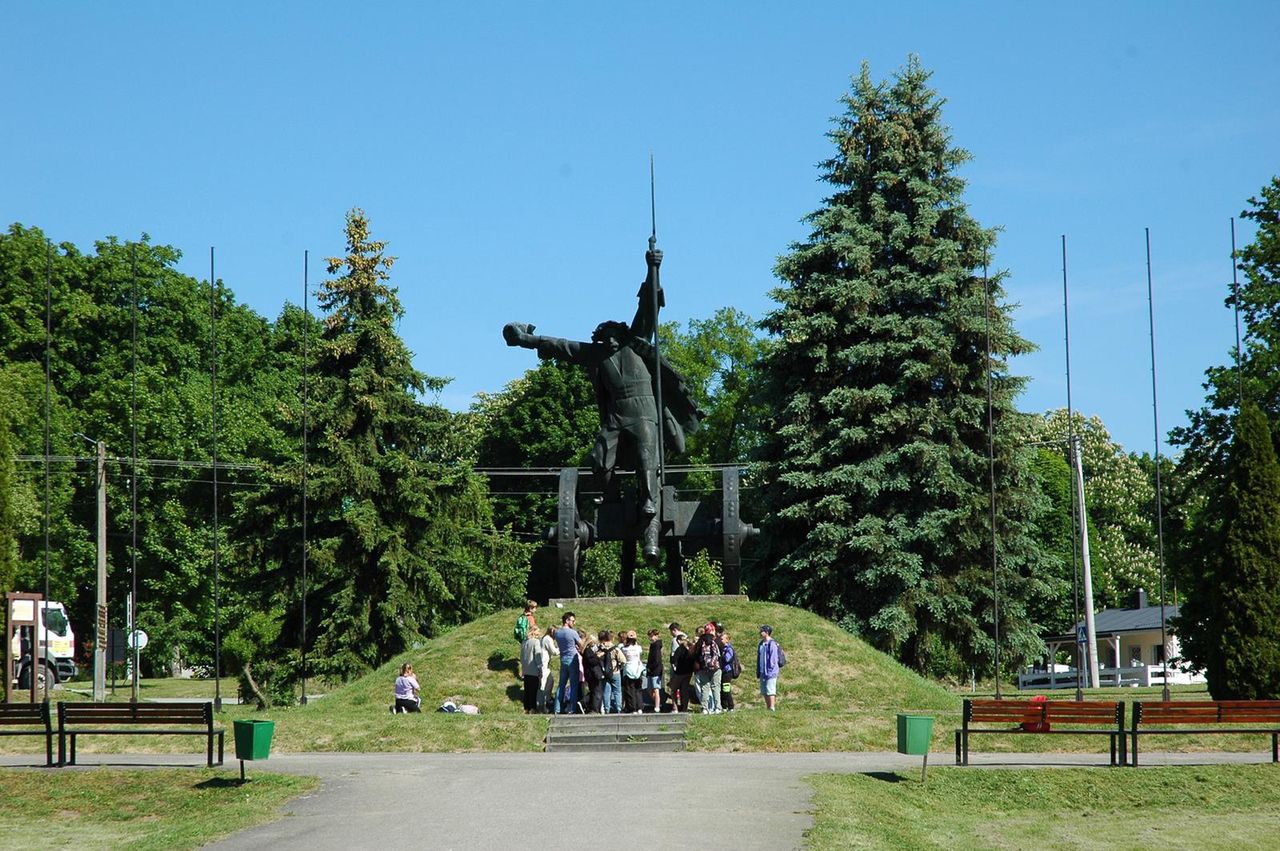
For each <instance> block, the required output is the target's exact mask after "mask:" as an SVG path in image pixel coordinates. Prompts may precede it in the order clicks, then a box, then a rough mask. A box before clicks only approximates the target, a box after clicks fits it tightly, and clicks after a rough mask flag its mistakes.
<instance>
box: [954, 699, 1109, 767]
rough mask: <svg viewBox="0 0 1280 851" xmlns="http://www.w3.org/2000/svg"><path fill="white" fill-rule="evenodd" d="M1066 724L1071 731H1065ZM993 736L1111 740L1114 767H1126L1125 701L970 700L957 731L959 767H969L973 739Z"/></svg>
mask: <svg viewBox="0 0 1280 851" xmlns="http://www.w3.org/2000/svg"><path fill="white" fill-rule="evenodd" d="M974 724H998V725H1000V726H997V727H974V726H973V725H974ZM1064 724H1065V725H1068V728H1067V729H1062V727H1061V725H1064ZM1024 725H1025V726H1024ZM1028 728H1030V729H1028ZM992 733H1005V734H1010V735H1024V736H1026V735H1047V734H1055V733H1056V734H1060V735H1068V736H1107V737H1108V738H1110V740H1111V765H1124V764H1125V729H1124V702H1123V701H1116V702H1114V703H1112V702H1110V701H1078V700H1044V701H1040V700H966V701H965V702H964V719H963V721H962V726H961V727H960V729H959V730H956V765H968V764H969V737H970V736H972V735H977V734H984V735H986V734H992Z"/></svg>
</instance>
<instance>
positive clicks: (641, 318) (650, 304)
mask: <svg viewBox="0 0 1280 851" xmlns="http://www.w3.org/2000/svg"><path fill="white" fill-rule="evenodd" d="M644 259H645V262H647V263H648V264H649V274H648V275H647V276H646V277H645V279H644V283H643V284H641V285H640V292H638V293H636V299H637V301H638V303H637V304H636V316H635V318H634V319H632V320H631V333H632V334H634V335H635V336H637V337H639V338H640V339H642V340H648V339H650V338H652V337H653V329H654V328H655V327H656V326H657V324H658V314H657V311H656V308H657V307H666V306H667V299H666V296H665V295H664V294H663V292H662V282H661V280H660V279H659V278H658V268H659V267H660V266H661V265H662V251H661V250H660V249H654V250H653V251H646V252H645V253H644ZM654 287H657V288H658V302H657V305H655V304H654V301H653V288H654Z"/></svg>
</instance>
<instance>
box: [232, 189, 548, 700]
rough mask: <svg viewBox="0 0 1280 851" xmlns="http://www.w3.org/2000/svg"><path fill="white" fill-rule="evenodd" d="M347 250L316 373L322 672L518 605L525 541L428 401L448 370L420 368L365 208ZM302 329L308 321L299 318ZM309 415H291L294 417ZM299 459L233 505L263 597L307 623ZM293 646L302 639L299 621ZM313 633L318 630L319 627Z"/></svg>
mask: <svg viewBox="0 0 1280 851" xmlns="http://www.w3.org/2000/svg"><path fill="white" fill-rule="evenodd" d="M346 241H347V253H346V254H345V255H344V256H342V257H332V258H329V260H328V271H329V274H331V275H335V277H333V278H331V279H329V280H327V281H325V282H324V283H323V284H322V285H321V287H320V289H319V295H318V302H319V305H320V308H321V310H323V311H325V313H326V315H325V317H324V319H323V322H322V326H321V331H320V334H319V339H318V340H317V341H316V347H315V361H314V363H313V364H312V366H311V369H310V370H309V373H310V376H309V378H308V395H309V398H310V399H311V400H312V402H313V409H312V411H311V413H310V421H309V426H308V428H309V433H310V434H311V435H312V439H313V444H312V449H311V455H310V459H309V482H308V484H309V500H310V501H309V505H308V512H307V516H308V522H309V524H310V530H309V531H310V544H309V550H308V553H309V563H310V570H311V571H312V572H311V574H310V576H309V584H308V597H309V609H308V614H307V623H306V628H307V633H308V635H309V636H310V637H309V638H308V644H310V643H311V642H312V640H313V641H314V652H313V654H312V659H313V660H314V661H313V665H314V668H315V669H316V670H318V671H320V672H322V673H328V674H332V675H335V676H340V677H350V676H353V675H355V674H358V673H361V672H363V671H365V670H367V669H368V668H370V667H374V666H377V665H379V664H381V663H382V662H385V661H386V660H387V659H389V658H390V657H391V656H392V655H394V654H396V653H398V652H401V651H402V650H404V649H406V648H408V647H411V646H413V644H414V642H415V641H416V640H417V639H418V638H419V637H421V636H426V635H431V634H433V633H435V632H436V631H438V630H439V629H441V628H443V627H445V626H448V625H451V624H455V623H459V622H461V621H464V620H467V619H470V618H473V617H476V616H477V615H481V614H485V613H487V612H489V611H492V610H494V609H495V608H497V607H500V606H504V605H515V604H516V603H517V602H518V601H519V600H520V599H522V597H523V594H524V586H525V570H526V567H525V564H524V562H525V559H526V558H527V550H528V548H527V547H525V546H522V545H521V544H519V543H517V542H515V541H514V540H513V539H512V538H511V537H509V536H508V535H506V534H503V533H499V532H498V531H496V530H495V528H494V521H493V514H492V507H491V506H490V504H489V502H488V496H487V491H486V487H485V483H484V482H483V480H481V479H480V478H478V477H477V476H476V475H475V474H474V473H473V472H472V471H471V469H470V467H469V466H468V463H467V462H468V461H469V459H468V458H466V457H463V455H462V454H461V453H462V451H463V450H464V449H467V448H469V447H466V446H465V444H464V443H462V442H459V441H458V440H457V439H456V437H455V433H456V432H457V429H456V428H455V422H456V419H457V418H456V416H455V415H453V414H451V413H449V412H448V411H446V410H444V409H443V408H441V407H439V406H437V405H428V404H424V403H423V402H422V401H421V399H420V397H421V395H422V394H423V393H426V392H428V391H438V390H440V389H442V388H443V387H444V386H445V385H446V384H447V379H443V378H435V377H431V376H428V375H426V374H424V373H422V372H420V371H418V370H417V369H415V368H414V366H413V363H412V355H411V353H410V352H409V350H408V348H407V347H406V346H405V345H404V342H403V341H402V340H401V339H400V337H399V335H398V334H397V333H396V330H395V328H396V324H397V323H398V322H399V320H400V319H401V317H402V315H403V311H402V309H401V307H400V302H399V298H398V296H397V294H396V289H395V288H394V287H393V286H391V284H390V277H391V276H390V269H391V267H392V265H393V264H394V258H393V257H390V256H388V255H387V254H386V253H385V252H386V244H385V243H384V242H381V241H379V240H375V239H373V238H372V237H371V235H370V232H369V224H368V220H367V218H366V217H365V215H364V213H363V212H362V211H361V210H358V209H356V210H352V211H351V212H350V213H348V214H347V221H346ZM303 327H305V325H304V326H303ZM298 425H300V420H299V421H296V422H295V426H294V427H295V428H297V426H298ZM301 472H302V471H301V469H300V463H299V462H298V461H297V460H296V455H293V456H292V458H291V459H290V460H287V461H285V462H283V463H282V464H281V465H280V466H279V467H278V468H277V469H276V470H275V471H274V481H275V483H276V484H277V485H278V486H280V487H279V488H278V489H277V491H276V492H265V493H262V494H259V495H257V496H256V497H255V498H253V499H251V500H250V501H249V502H248V503H247V504H246V506H245V509H244V510H243V511H242V512H241V514H240V523H241V538H242V540H243V541H244V542H245V543H244V550H245V552H246V553H247V554H248V557H249V560H250V563H251V564H252V565H253V570H252V572H253V574H255V575H256V576H257V577H258V579H257V584H258V585H259V587H260V589H261V591H260V593H261V594H262V595H263V596H265V597H267V598H268V599H270V600H272V601H273V602H274V604H275V605H277V606H278V607H279V608H280V609H281V610H282V611H284V612H286V613H289V614H287V615H285V617H287V618H288V619H289V620H290V622H291V623H300V618H301V614H300V597H301V589H300V587H299V580H300V575H299V574H300V571H299V566H300V565H299V563H300V561H301V552H300V543H299V540H300V535H299V529H298V525H299V523H300V521H301V505H300V502H299V496H298V488H297V485H299V484H300V482H301ZM285 634H286V635H288V636H289V637H288V638H286V639H283V640H282V641H283V643H284V645H285V646H296V645H297V642H298V641H299V638H297V635H298V633H297V631H295V630H294V629H292V628H290V629H288V630H287V631H286V633H285ZM311 637H313V638H311Z"/></svg>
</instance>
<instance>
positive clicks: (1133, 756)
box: [1129, 730, 1138, 766]
mask: <svg viewBox="0 0 1280 851" xmlns="http://www.w3.org/2000/svg"><path fill="white" fill-rule="evenodd" d="M1129 764H1130V765H1133V766H1136V765H1137V764H1138V731H1137V730H1134V731H1133V744H1132V745H1131V746H1130V748H1129Z"/></svg>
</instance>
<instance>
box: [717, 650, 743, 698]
mask: <svg viewBox="0 0 1280 851" xmlns="http://www.w3.org/2000/svg"><path fill="white" fill-rule="evenodd" d="M717 640H718V641H719V642H720V672H721V673H720V709H721V710H722V711H724V712H732V711H733V681H734V680H736V679H737V678H738V677H740V676H742V661H741V660H740V659H739V658H738V653H737V651H736V650H734V649H733V641H732V639H731V638H730V636H729V633H727V632H724V633H721V634H720V635H719V636H718V637H717Z"/></svg>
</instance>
